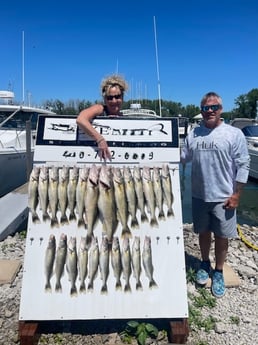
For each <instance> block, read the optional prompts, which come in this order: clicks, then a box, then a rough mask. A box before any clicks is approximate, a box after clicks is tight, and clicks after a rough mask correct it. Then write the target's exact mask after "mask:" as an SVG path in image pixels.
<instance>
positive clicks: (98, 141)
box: [96, 137, 105, 144]
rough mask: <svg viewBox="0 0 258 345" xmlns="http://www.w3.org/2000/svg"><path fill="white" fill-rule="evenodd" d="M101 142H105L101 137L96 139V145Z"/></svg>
mask: <svg viewBox="0 0 258 345" xmlns="http://www.w3.org/2000/svg"><path fill="white" fill-rule="evenodd" d="M103 140H105V139H104V138H103V137H102V138H100V139H98V140H97V141H96V143H97V144H99V143H101V142H102V141H103Z"/></svg>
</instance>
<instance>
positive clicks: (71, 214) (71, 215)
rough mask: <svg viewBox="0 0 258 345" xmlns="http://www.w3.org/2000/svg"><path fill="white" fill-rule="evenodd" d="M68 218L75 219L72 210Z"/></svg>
mask: <svg viewBox="0 0 258 345" xmlns="http://www.w3.org/2000/svg"><path fill="white" fill-rule="evenodd" d="M69 220H70V221H72V220H76V216H75V213H74V211H72V212H71V213H70V215H69Z"/></svg>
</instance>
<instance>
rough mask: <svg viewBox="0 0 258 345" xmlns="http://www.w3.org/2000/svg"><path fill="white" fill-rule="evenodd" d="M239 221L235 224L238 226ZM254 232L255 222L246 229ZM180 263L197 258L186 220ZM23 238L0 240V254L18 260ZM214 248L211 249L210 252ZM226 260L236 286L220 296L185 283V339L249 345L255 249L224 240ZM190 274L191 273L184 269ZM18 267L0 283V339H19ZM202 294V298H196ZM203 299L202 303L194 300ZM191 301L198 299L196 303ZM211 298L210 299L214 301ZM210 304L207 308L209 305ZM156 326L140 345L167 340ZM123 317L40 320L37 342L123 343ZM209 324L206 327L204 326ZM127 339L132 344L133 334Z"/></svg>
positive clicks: (194, 343)
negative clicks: (11, 278)
mask: <svg viewBox="0 0 258 345" xmlns="http://www.w3.org/2000/svg"><path fill="white" fill-rule="evenodd" d="M244 227H246V226H243V227H241V228H243V229H244ZM251 230H252V231H253V232H254V233H256V234H257V235H258V228H257V227H252V229H251ZM184 238H185V256H186V268H187V271H188V272H192V273H193V272H194V271H193V270H196V269H197V267H198V264H199V247H198V241H197V237H196V235H194V234H193V233H192V225H191V224H185V225H184ZM24 250H25V239H24V238H23V237H22V236H21V234H18V233H16V234H15V235H14V236H13V237H12V236H9V237H8V238H7V239H5V240H4V241H2V242H0V259H16V260H20V261H21V262H23V258H24ZM213 254H214V253H212V255H213ZM227 263H228V265H230V267H231V268H233V270H234V271H235V272H236V274H237V275H238V276H239V279H240V286H239V287H236V288H228V289H227V292H226V295H225V296H224V297H223V298H222V299H216V300H215V299H214V298H213V297H212V296H211V294H210V291H209V289H203V290H204V293H202V292H200V290H199V289H198V288H197V287H196V286H195V284H194V283H193V282H192V279H190V281H189V282H188V284H187V289H188V300H189V319H188V321H189V324H190V334H189V336H188V338H187V342H186V344H187V345H220V344H221V345H222V344H223V345H251V344H253V345H255V344H257V329H258V252H257V251H256V250H254V249H251V248H249V247H247V246H246V245H245V244H244V243H243V242H242V241H241V240H240V239H234V240H231V242H230V248H229V254H228V258H227ZM188 276H189V277H190V278H191V274H189V275H188ZM21 285H22V268H21V270H20V271H19V272H18V274H17V276H16V277H15V279H14V281H13V282H12V284H4V285H0V296H1V298H0V328H1V332H0V345H2V344H4V345H7V344H8V345H12V344H19V343H20V342H19V336H18V335H19V333H18V325H19V323H18V319H19V305H20V292H21ZM203 290H202V291H203ZM200 296H202V299H201V298H200ZM203 299H204V300H205V302H204V303H203V304H200V303H201V302H200V301H203ZM196 301H199V304H198V306H196ZM214 301H215V303H214ZM213 304H215V306H213V307H212V308H210V307H209V306H211V305H213ZM150 322H151V323H152V324H153V325H155V326H157V328H158V329H159V330H160V332H159V336H158V339H156V340H153V339H152V340H151V339H148V340H147V341H146V345H147V344H148V345H150V344H156V345H164V344H169V341H168V338H167V336H166V333H165V332H163V330H165V329H166V327H167V323H164V322H162V321H157V320H151V321H150ZM124 327H125V321H124V322H118V321H115V320H109V321H98V322H97V321H94V322H91V321H87V322H52V323H49V322H48V323H47V322H45V323H44V322H42V323H40V334H39V339H38V344H39V345H42V344H48V345H52V344H69V345H70V344H76V345H81V344H84V345H87V344H89V345H93V344H96V345H101V344H105V345H111V344H112V345H115V344H123V342H122V340H121V338H120V336H119V333H120V332H121V331H122V330H123V329H124ZM209 328H211V329H210V330H209ZM132 344H137V341H136V340H135V339H133V340H132Z"/></svg>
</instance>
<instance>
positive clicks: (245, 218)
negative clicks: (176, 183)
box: [180, 164, 258, 226]
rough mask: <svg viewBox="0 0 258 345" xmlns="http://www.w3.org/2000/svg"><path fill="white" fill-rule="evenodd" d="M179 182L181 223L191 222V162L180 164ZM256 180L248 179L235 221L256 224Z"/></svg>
mask: <svg viewBox="0 0 258 345" xmlns="http://www.w3.org/2000/svg"><path fill="white" fill-rule="evenodd" d="M180 182H181V199H182V212H183V223H192V206H191V202H192V199H191V198H192V196H191V164H186V166H185V168H183V166H182V165H181V164H180ZM257 199H258V180H251V179H249V180H248V182H247V184H246V185H245V188H244V190H243V193H242V195H241V199H240V205H239V207H238V209H237V221H238V223H239V224H240V225H243V224H247V225H250V226H258V201H257Z"/></svg>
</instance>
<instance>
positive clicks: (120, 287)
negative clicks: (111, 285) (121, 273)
mask: <svg viewBox="0 0 258 345" xmlns="http://www.w3.org/2000/svg"><path fill="white" fill-rule="evenodd" d="M116 290H122V284H121V281H120V279H119V280H118V281H117V282H116Z"/></svg>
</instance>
